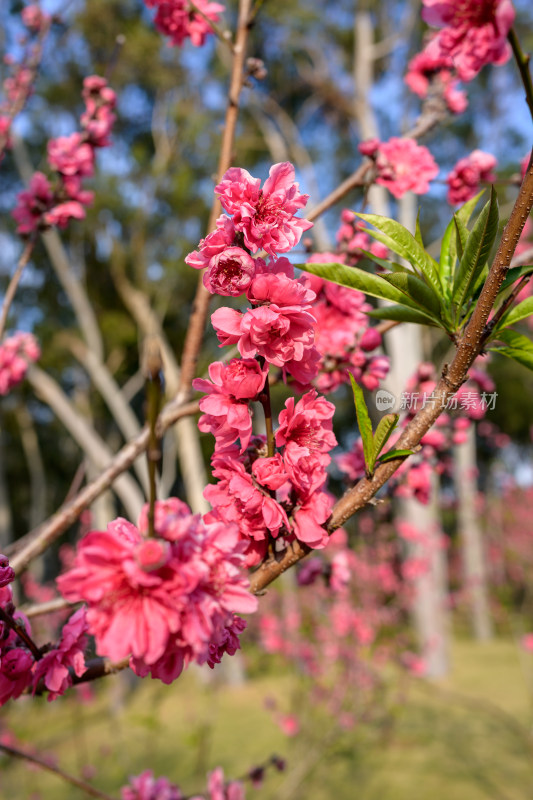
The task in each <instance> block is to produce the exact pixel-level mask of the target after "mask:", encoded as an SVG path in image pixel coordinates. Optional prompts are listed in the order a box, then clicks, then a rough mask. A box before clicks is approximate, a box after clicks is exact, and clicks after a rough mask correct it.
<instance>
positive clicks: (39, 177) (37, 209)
mask: <svg viewBox="0 0 533 800" xmlns="http://www.w3.org/2000/svg"><path fill="white" fill-rule="evenodd" d="M53 202H54V195H53V193H52V187H51V186H50V183H49V182H48V179H47V178H46V176H45V175H43V173H42V172H35V173H34V174H33V176H32V178H31V180H30V184H29V186H28V188H27V189H26V190H25V191H23V192H20V193H19V194H18V195H17V205H16V207H15V209H14V211H13V212H12V215H13V219H14V220H15V221H16V222H18V227H17V233H21V234H24V233H32V231H34V230H37V228H38V227H39V226H40V225H41V224H42V216H43V214H45V213H46V212H47V211H49V210H50V208H51V206H52V204H53Z"/></svg>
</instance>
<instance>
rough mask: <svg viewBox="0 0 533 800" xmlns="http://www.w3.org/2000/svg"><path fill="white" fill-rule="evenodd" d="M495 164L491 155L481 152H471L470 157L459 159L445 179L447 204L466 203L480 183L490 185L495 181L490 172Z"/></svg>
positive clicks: (495, 161) (494, 159)
mask: <svg viewBox="0 0 533 800" xmlns="http://www.w3.org/2000/svg"><path fill="white" fill-rule="evenodd" d="M497 163H498V162H497V160H496V158H495V157H494V156H493V155H491V154H490V153H484V152H483V150H473V151H472V153H470V155H468V156H466V157H465V158H461V159H460V160H459V161H458V162H457V164H456V165H455V167H454V168H453V169H452V171H451V172H450V174H449V175H448V177H447V178H446V183H447V184H448V203H450V205H459V204H460V203H466V201H467V200H470V198H471V197H474V195H475V194H476V192H477V191H479V187H480V184H481V183H482V182H484V183H492V182H493V181H494V180H495V179H496V176H495V175H494V173H493V172H492V170H493V169H494V167H495V166H496V164H497Z"/></svg>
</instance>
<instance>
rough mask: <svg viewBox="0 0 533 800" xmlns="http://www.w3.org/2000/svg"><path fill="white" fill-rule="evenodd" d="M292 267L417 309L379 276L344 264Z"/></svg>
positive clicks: (412, 302) (416, 306) (298, 265)
mask: <svg viewBox="0 0 533 800" xmlns="http://www.w3.org/2000/svg"><path fill="white" fill-rule="evenodd" d="M294 266H295V267H298V269H303V270H305V272H310V273H311V274H312V275H318V276H319V277H321V278H325V279H326V280H328V281H333V282H334V283H339V284H340V285H341V286H348V287H349V288H351V289H357V290H358V291H360V292H364V293H365V294H369V295H371V296H372V297H379V298H380V299H382V300H392V302H393V303H401V304H402V305H406V306H409V307H411V308H415V309H418V305H417V304H416V303H415V302H414V301H412V300H409V298H407V297H406V296H405V294H403V292H400V291H399V289H396V288H395V287H394V286H392V285H391V284H390V283H388V282H387V281H386V280H384V278H382V277H381V275H374V274H373V273H371V272H365V270H363V269H359V268H358V267H347V266H346V265H345V264H295V265H294Z"/></svg>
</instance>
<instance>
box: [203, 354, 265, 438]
mask: <svg viewBox="0 0 533 800" xmlns="http://www.w3.org/2000/svg"><path fill="white" fill-rule="evenodd" d="M209 378H210V380H204V379H202V378H197V379H195V380H194V381H193V386H194V388H195V389H198V390H199V391H204V392H207V397H202V399H201V400H200V409H201V411H203V412H204V414H203V416H202V417H200V420H199V422H198V427H199V428H200V430H201V431H204V432H206V433H207V432H210V433H212V434H213V436H214V437H215V439H216V441H217V444H216V447H217V449H220V448H221V447H227V446H228V445H230V444H232V443H233V442H234V441H235V440H236V439H238V438H240V439H241V445H242V451H244V450H245V449H246V448H247V447H248V443H249V441H250V436H251V435H252V415H251V412H250V408H249V402H248V401H249V400H253V399H255V398H256V397H257V395H258V394H259V392H260V391H261V390H262V389H263V387H264V385H265V379H266V372H265V371H263V370H262V369H261V367H260V366H259V364H258V363H257V361H255V360H254V359H237V358H234V359H232V360H231V361H230V362H229V363H228V364H224V363H223V362H221V361H215V362H214V363H213V364H211V365H210V366H209Z"/></svg>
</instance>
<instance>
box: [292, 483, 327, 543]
mask: <svg viewBox="0 0 533 800" xmlns="http://www.w3.org/2000/svg"><path fill="white" fill-rule="evenodd" d="M332 508H333V498H332V497H331V496H330V495H329V494H326V492H320V491H317V492H313V493H312V494H310V495H309V496H308V497H307V498H306V499H305V501H304V502H303V503H302V505H301V506H300V507H299V508H298V507H297V508H296V509H295V511H294V512H293V525H292V530H293V533H294V535H295V536H296V538H297V539H299V541H300V542H304V543H305V544H307V545H309V547H312V548H314V549H317V550H319V549H321V548H323V547H325V546H326V545H327V543H328V541H329V534H328V532H327V530H326V528H325V527H324V526H325V523H326V522H327V520H328V518H329V515H330V514H331V509H332Z"/></svg>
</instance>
